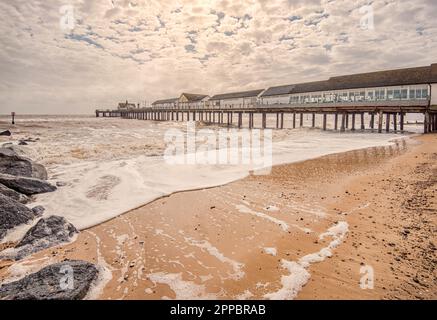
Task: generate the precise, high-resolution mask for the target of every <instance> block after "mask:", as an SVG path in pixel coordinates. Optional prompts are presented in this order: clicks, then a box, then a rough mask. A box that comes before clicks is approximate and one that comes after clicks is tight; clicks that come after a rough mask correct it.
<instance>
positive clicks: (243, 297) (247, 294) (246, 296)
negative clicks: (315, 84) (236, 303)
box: [235, 290, 253, 301]
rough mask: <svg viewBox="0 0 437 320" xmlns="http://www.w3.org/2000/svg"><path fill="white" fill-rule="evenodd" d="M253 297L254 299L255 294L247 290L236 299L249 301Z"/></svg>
mask: <svg viewBox="0 0 437 320" xmlns="http://www.w3.org/2000/svg"><path fill="white" fill-rule="evenodd" d="M252 297H253V293H252V292H250V291H249V290H246V291H244V292H243V293H242V294H239V295H238V296H236V297H235V299H236V300H241V301H243V300H249V299H250V298H252Z"/></svg>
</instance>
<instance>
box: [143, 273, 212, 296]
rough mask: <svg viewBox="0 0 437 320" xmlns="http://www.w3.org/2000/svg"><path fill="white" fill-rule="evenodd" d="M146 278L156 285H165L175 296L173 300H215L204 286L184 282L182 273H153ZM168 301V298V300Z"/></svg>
mask: <svg viewBox="0 0 437 320" xmlns="http://www.w3.org/2000/svg"><path fill="white" fill-rule="evenodd" d="M147 277H148V278H149V279H150V281H152V282H153V283H154V284H155V285H156V284H166V285H168V286H169V287H170V289H171V290H172V291H173V292H174V294H175V295H176V298H175V300H216V299H217V297H216V296H215V295H214V294H211V293H207V292H206V289H205V286H204V285H200V284H196V283H194V282H192V281H186V280H183V278H182V273H163V272H159V273H153V274H149V275H147ZM168 299H170V298H168Z"/></svg>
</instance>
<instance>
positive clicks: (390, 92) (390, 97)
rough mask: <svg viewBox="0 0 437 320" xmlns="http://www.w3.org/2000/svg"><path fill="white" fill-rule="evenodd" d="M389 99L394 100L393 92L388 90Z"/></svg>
mask: <svg viewBox="0 0 437 320" xmlns="http://www.w3.org/2000/svg"><path fill="white" fill-rule="evenodd" d="M387 99H388V100H393V90H387Z"/></svg>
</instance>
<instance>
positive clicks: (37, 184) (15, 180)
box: [0, 173, 56, 196]
mask: <svg viewBox="0 0 437 320" xmlns="http://www.w3.org/2000/svg"><path fill="white" fill-rule="evenodd" d="M0 183H2V184H3V185H5V186H6V187H8V188H9V189H13V190H15V191H17V192H20V193H23V194H25V195H27V196H31V195H34V194H40V193H47V192H53V191H55V190H56V187H55V186H53V185H51V184H50V183H48V182H46V181H43V180H39V179H34V178H26V177H16V176H12V175H9V174H1V173H0Z"/></svg>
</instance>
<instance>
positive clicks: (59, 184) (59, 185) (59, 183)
mask: <svg viewBox="0 0 437 320" xmlns="http://www.w3.org/2000/svg"><path fill="white" fill-rule="evenodd" d="M66 185H67V183H66V182H63V181H58V182H56V186H57V187H65V186H66Z"/></svg>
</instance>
